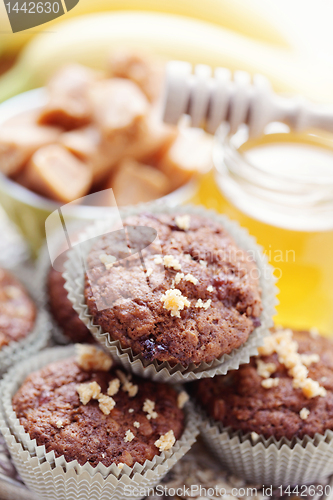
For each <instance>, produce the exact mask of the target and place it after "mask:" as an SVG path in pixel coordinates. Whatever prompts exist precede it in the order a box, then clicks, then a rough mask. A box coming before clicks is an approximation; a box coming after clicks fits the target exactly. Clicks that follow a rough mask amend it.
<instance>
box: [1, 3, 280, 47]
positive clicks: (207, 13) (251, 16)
mask: <svg viewBox="0 0 333 500" xmlns="http://www.w3.org/2000/svg"><path fill="white" fill-rule="evenodd" d="M36 1H37V0H36ZM262 2H263V0H251V3H250V5H249V2H248V0H204V1H203V0H79V3H78V4H77V5H76V6H75V7H74V8H73V9H72V10H70V11H69V12H67V13H66V14H65V16H64V17H62V18H60V21H62V20H64V19H69V18H72V17H76V16H82V15H85V14H89V13H97V12H101V11H117V10H118V11H119V10H122V11H128V10H134V11H152V12H164V13H169V14H176V15H181V16H187V17H190V18H194V19H199V20H202V21H207V22H210V23H213V24H215V25H219V26H223V27H224V28H227V29H230V30H233V31H236V32H239V33H242V34H244V35H245V36H248V37H250V38H253V39H256V40H260V41H262V42H267V43H270V44H275V45H279V46H284V47H287V46H289V42H288V41H287V40H286V36H285V35H284V34H283V33H282V29H280V28H278V27H277V26H276V22H275V19H274V17H273V14H268V13H266V14H265V15H264V14H263V13H262ZM27 15H28V14H27ZM58 24H59V18H58V19H55V20H53V21H50V22H48V23H47V24H45V25H43V26H41V27H40V26H39V27H38V26H37V27H36V28H32V29H29V30H26V31H24V32H20V33H12V32H11V28H10V24H9V20H8V17H7V13H6V8H5V2H2V1H0V51H1V47H2V49H3V50H5V51H7V52H12V53H15V52H17V51H18V50H19V49H20V48H21V47H22V46H23V45H24V44H25V43H26V42H27V41H28V40H29V39H30V38H31V37H33V36H34V35H35V34H36V33H38V32H40V31H42V30H43V29H45V30H47V31H51V30H52V31H53V30H54V29H55V28H56V27H57V26H58Z"/></svg>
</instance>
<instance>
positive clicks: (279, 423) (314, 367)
mask: <svg viewBox="0 0 333 500" xmlns="http://www.w3.org/2000/svg"><path fill="white" fill-rule="evenodd" d="M193 390H194V393H195V395H196V398H197V399H198V401H199V402H200V404H201V405H202V407H203V408H204V409H205V411H206V412H207V413H208V415H209V416H210V417H212V418H213V419H215V420H216V421H218V422H220V423H221V424H222V425H223V427H225V428H226V427H231V429H233V430H234V431H239V430H240V431H242V432H243V434H244V435H245V434H247V433H252V432H254V433H256V434H258V435H260V436H264V437H265V438H269V437H271V436H274V437H275V438H276V439H277V440H279V439H281V438H283V437H285V438H287V439H290V440H291V439H292V438H294V437H298V438H303V437H304V436H309V437H314V435H315V434H316V433H318V434H324V433H325V431H326V430H327V429H330V430H333V343H332V342H331V341H330V340H328V339H326V338H324V337H320V336H315V335H314V334H310V333H309V332H306V331H294V332H292V331H291V330H277V331H276V332H274V333H273V334H272V335H271V336H269V337H266V339H265V345H264V347H262V348H260V353H259V356H256V357H253V358H251V360H250V363H249V364H246V365H242V366H240V368H239V369H238V370H235V371H231V372H229V373H228V374H227V375H225V376H217V377H215V378H212V379H209V380H207V379H205V380H201V381H199V382H197V383H195V384H194V386H193Z"/></svg>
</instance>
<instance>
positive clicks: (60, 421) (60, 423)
mask: <svg viewBox="0 0 333 500" xmlns="http://www.w3.org/2000/svg"><path fill="white" fill-rule="evenodd" d="M56 426H57V427H58V429H61V428H62V427H63V426H64V424H63V423H62V420H58V421H57V422H56Z"/></svg>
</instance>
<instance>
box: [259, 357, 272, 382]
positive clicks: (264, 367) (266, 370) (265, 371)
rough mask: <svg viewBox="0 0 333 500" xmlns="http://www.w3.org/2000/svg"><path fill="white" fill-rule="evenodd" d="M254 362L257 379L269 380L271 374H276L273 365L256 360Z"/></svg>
mask: <svg viewBox="0 0 333 500" xmlns="http://www.w3.org/2000/svg"><path fill="white" fill-rule="evenodd" d="M256 362H257V373H258V375H259V377H262V378H269V377H270V376H271V375H272V373H275V372H276V365H275V364H274V363H265V362H264V361H262V360H261V359H257V360H256Z"/></svg>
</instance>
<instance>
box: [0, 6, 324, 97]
mask: <svg viewBox="0 0 333 500" xmlns="http://www.w3.org/2000/svg"><path fill="white" fill-rule="evenodd" d="M119 46H120V47H121V46H125V47H128V48H131V47H135V48H136V49H138V48H140V47H141V48H143V49H144V50H150V51H152V52H155V53H156V54H158V55H160V56H163V57H165V58H167V59H170V58H172V59H180V60H187V61H190V62H191V63H193V64H197V63H206V64H209V65H211V66H213V67H216V66H225V67H228V68H230V69H231V70H236V69H243V70H245V71H249V72H250V73H252V74H253V73H258V72H260V73H263V74H265V75H266V76H267V77H268V78H269V79H270V80H271V82H272V84H273V87H274V89H275V90H276V91H278V92H298V93H300V94H303V95H304V96H306V97H308V98H310V99H313V100H319V99H320V100H321V101H322V102H325V101H327V102H330V101H333V94H332V89H333V68H332V67H331V66H330V65H328V64H327V63H325V65H322V64H321V63H320V62H317V61H315V62H314V61H311V60H309V58H308V57H307V58H305V59H302V58H301V57H300V56H299V55H296V54H294V53H292V52H291V51H289V50H285V49H280V48H277V47H272V46H267V45H266V44H265V45H264V44H261V43H259V42H257V41H254V40H251V39H248V38H246V37H243V36H241V35H238V34H236V33H233V32H230V31H227V30H223V29H222V28H219V27H216V26H213V25H211V24H209V23H203V22H200V21H196V20H193V19H186V18H183V17H180V16H172V15H165V14H163V15H162V14H155V13H142V12H141V13H126V12H121V13H116V14H113V13H108V14H106V13H105V14H95V15H90V16H83V17H81V18H76V19H74V20H70V21H66V22H64V23H61V24H59V25H58V26H57V31H56V32H54V33H49V34H45V33H43V34H41V35H39V36H37V37H35V38H34V39H33V40H32V41H31V42H30V43H29V44H28V45H27V47H26V48H25V50H24V51H23V52H22V54H21V56H20V58H19V59H18V62H17V64H16V65H15V66H14V68H13V69H12V70H10V71H9V72H7V73H6V74H5V75H3V76H2V77H1V78H0V101H3V100H5V99H7V98H9V97H11V96H13V95H15V94H17V93H20V92H23V91H25V90H28V89H30V88H33V87H38V86H41V85H44V84H45V82H46V81H47V79H48V78H49V77H50V75H51V74H52V73H53V72H54V71H55V70H56V69H57V68H59V67H60V66H61V65H63V64H65V63H68V62H71V61H76V62H79V63H82V64H86V65H88V66H91V67H93V68H103V67H105V62H106V58H107V56H108V54H109V52H110V51H112V49H115V48H117V47H119ZM318 89H320V92H318ZM318 94H319V95H318Z"/></svg>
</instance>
